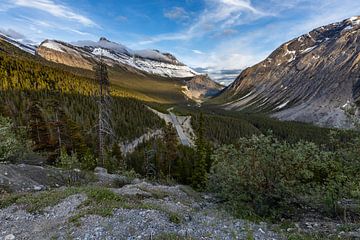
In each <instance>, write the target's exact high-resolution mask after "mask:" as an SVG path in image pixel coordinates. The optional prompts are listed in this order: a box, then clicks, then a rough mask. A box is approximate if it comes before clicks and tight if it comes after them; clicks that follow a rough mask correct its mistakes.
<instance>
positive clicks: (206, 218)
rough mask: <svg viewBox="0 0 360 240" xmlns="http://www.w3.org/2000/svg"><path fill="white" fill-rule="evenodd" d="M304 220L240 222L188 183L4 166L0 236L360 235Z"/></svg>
mask: <svg viewBox="0 0 360 240" xmlns="http://www.w3.org/2000/svg"><path fill="white" fill-rule="evenodd" d="M25 170H27V171H25ZM55 176H56V177H55ZM84 181H86V184H83V183H84ZM66 184H67V185H68V186H64V185H66ZM61 185H62V186H61ZM70 185H71V186H70ZM305 219H306V217H304V220H303V221H301V222H298V223H286V222H284V224H277V225H272V224H267V223H264V222H259V223H254V222H251V221H247V220H241V219H236V218H234V217H232V216H231V214H229V212H226V211H225V210H224V209H223V206H222V204H221V203H218V202H217V201H216V199H214V198H213V197H212V196H211V195H208V194H200V193H198V192H195V191H194V190H192V189H191V188H190V187H188V186H183V185H170V186H169V185H160V184H156V183H149V182H147V181H144V180H140V179H137V178H135V179H130V178H129V177H124V176H120V175H113V174H108V173H107V172H106V170H105V169H101V168H98V169H97V170H96V172H95V173H94V174H92V176H89V175H86V174H83V173H81V172H79V171H64V170H59V169H56V168H48V167H39V166H30V165H25V164H21V165H13V164H0V240H11V239H155V240H156V239H259V240H260V239H264V240H267V239H269V240H270V239H271V240H275V239H287V238H288V239H358V238H357V237H360V231H359V230H356V229H357V227H358V226H355V225H345V224H339V223H336V222H334V221H326V220H324V219H323V220H322V221H319V219H317V218H316V216H315V218H313V219H309V218H307V220H305ZM299 231H301V232H303V233H309V234H310V235H309V236H313V235H312V234H313V233H314V232H322V236H325V238H311V237H308V238H290V237H289V236H290V235H291V234H292V233H293V232H299ZM296 236H297V235H296ZM330 236H331V238H330ZM327 237H329V238H327Z"/></svg>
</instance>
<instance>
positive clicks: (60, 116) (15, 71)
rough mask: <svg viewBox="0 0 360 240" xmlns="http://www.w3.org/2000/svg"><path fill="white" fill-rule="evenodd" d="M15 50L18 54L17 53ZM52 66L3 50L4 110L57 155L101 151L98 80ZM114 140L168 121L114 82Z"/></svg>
mask: <svg viewBox="0 0 360 240" xmlns="http://www.w3.org/2000/svg"><path fill="white" fill-rule="evenodd" d="M14 51H16V50H14ZM15 56H16V57H15ZM79 75H80V74H75V73H71V72H69V71H65V70H61V69H59V68H55V67H53V66H46V65H44V64H42V63H40V62H39V61H37V60H36V59H31V58H30V57H29V56H27V55H26V54H24V55H23V56H20V57H19V55H18V54H17V53H15V54H9V52H5V51H1V52H0V79H1V82H0V90H1V92H0V93H1V94H0V101H1V102H2V103H3V104H1V106H0V113H1V114H3V115H5V116H9V117H11V118H12V119H13V120H14V122H15V124H16V125H18V126H26V127H27V128H28V131H29V133H30V136H31V139H32V141H33V142H34V149H35V150H38V151H46V152H48V153H50V155H58V154H59V149H60V148H61V147H65V148H66V149H67V150H68V151H69V152H71V151H74V152H75V151H76V152H77V153H78V154H82V153H85V152H86V151H87V150H88V149H91V151H93V152H94V151H96V139H97V130H96V129H97V126H96V121H97V114H98V113H97V102H96V101H97V99H96V95H97V90H98V86H97V83H96V82H95V80H93V79H90V78H86V77H82V76H79ZM111 89H112V95H113V97H114V98H113V104H112V113H113V114H112V115H113V117H112V120H113V126H114V129H115V132H116V139H114V141H113V142H118V141H121V140H126V139H132V138H135V137H137V136H140V135H141V134H143V133H145V132H147V131H148V130H149V129H158V128H161V127H162V126H163V122H162V120H160V119H159V118H158V117H157V116H156V115H154V114H153V113H152V112H150V111H149V110H148V109H147V108H146V107H145V106H144V105H143V104H142V103H141V102H139V101H137V100H134V99H131V98H130V97H134V96H133V95H131V93H129V92H127V91H123V90H122V89H120V88H119V87H117V86H112V87H111Z"/></svg>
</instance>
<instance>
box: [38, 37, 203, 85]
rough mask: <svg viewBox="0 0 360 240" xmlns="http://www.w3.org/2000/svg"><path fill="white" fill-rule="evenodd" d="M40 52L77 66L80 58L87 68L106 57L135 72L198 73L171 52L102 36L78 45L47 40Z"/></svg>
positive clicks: (187, 74) (180, 75)
mask: <svg viewBox="0 0 360 240" xmlns="http://www.w3.org/2000/svg"><path fill="white" fill-rule="evenodd" d="M37 52H38V54H39V55H41V56H42V57H44V58H46V59H48V60H50V61H55V62H58V63H62V64H65V65H71V66H73V65H74V64H76V62H77V61H80V62H81V64H80V65H79V67H81V68H87V69H89V68H91V65H92V64H91V62H94V61H96V59H98V58H99V56H102V57H103V58H104V60H105V61H106V62H107V64H109V65H111V66H114V65H120V66H123V67H127V68H128V69H129V70H130V69H131V70H132V71H139V72H143V73H148V74H153V75H158V76H162V77H170V78H184V77H194V76H195V75H198V73H196V72H195V71H194V70H192V69H191V68H189V67H188V66H186V65H184V64H182V63H180V62H179V61H178V60H177V59H176V58H175V57H174V56H172V55H171V54H169V53H161V52H159V51H157V50H141V51H134V50H131V49H128V48H127V47H125V46H123V45H121V44H118V43H114V42H110V41H109V40H107V39H106V38H100V40H99V41H98V42H93V41H80V42H76V43H74V45H71V44H68V43H64V42H61V41H56V40H45V41H44V42H42V43H41V44H40V46H39V48H38V51H37ZM65 55H67V56H65ZM60 56H62V58H61V57H60ZM72 60H75V61H76V62H74V61H72Z"/></svg>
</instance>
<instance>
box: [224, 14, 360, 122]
mask: <svg viewBox="0 0 360 240" xmlns="http://www.w3.org/2000/svg"><path fill="white" fill-rule="evenodd" d="M359 73H360V17H353V18H350V19H346V20H344V21H342V22H338V23H333V24H330V25H327V26H323V27H319V28H317V29H314V30H313V31H311V32H309V33H308V34H305V35H302V36H300V37H298V38H296V39H293V40H291V41H289V42H287V43H285V44H283V45H281V46H280V47H279V48H278V49H276V50H275V51H274V52H273V53H271V55H270V56H269V57H268V58H266V59H265V60H264V61H262V62H260V63H258V64H256V65H255V66H253V67H250V68H247V69H245V70H244V71H243V72H242V73H241V74H240V76H239V77H238V78H237V79H236V80H235V81H234V83H233V84H231V85H230V86H229V87H228V88H227V89H226V90H225V91H224V92H223V93H222V94H221V96H220V97H221V99H226V102H227V103H226V104H224V105H223V107H224V108H226V109H231V110H245V111H249V112H262V113H264V112H266V113H271V114H272V115H273V116H275V117H277V118H279V119H281V120H296V121H303V122H311V123H316V124H319V125H322V126H332V127H341V128H350V127H352V126H353V120H354V118H356V117H357V116H358V114H359V100H360V74H359ZM349 114H350V115H352V116H349Z"/></svg>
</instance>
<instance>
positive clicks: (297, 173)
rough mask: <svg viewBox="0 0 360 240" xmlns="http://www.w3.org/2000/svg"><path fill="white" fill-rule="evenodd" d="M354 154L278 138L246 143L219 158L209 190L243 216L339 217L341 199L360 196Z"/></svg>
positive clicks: (226, 148)
mask: <svg viewBox="0 0 360 240" xmlns="http://www.w3.org/2000/svg"><path fill="white" fill-rule="evenodd" d="M349 149H350V148H349ZM349 151H350V150H348V151H344V150H343V151H342V153H341V154H339V153H338V152H329V151H324V150H322V149H321V148H320V147H318V146H317V145H315V144H313V143H308V142H299V143H297V144H289V143H286V142H279V141H278V140H277V139H276V138H274V137H272V136H263V135H261V136H253V137H252V138H250V139H246V138H241V139H240V141H239V142H238V144H236V145H228V146H223V147H221V148H219V149H218V150H216V151H215V153H214V154H213V156H212V158H213V161H214V163H213V166H212V169H211V173H210V177H209V189H210V190H211V191H213V192H214V193H215V194H216V195H217V196H218V197H220V198H222V199H223V200H224V201H226V202H227V203H228V206H229V207H231V209H232V211H234V212H235V213H236V214H237V215H241V216H247V217H258V216H261V217H270V218H273V219H277V218H280V217H291V215H292V214H294V213H296V211H298V210H301V209H302V208H303V207H311V208H317V209H321V210H324V211H325V210H326V211H327V212H328V213H336V211H337V209H338V206H337V202H338V200H340V199H342V198H348V197H356V196H355V193H357V192H359V185H358V184H356V183H358V182H359V176H358V174H356V171H354V170H353V168H354V165H356V166H357V167H355V169H358V166H359V160H358V158H359V156H355V155H354V154H350V153H349ZM344 152H345V153H344ZM349 156H351V157H352V158H353V159H352V161H351V162H350V159H349Z"/></svg>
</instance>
